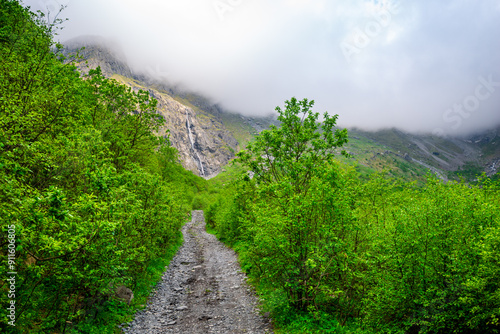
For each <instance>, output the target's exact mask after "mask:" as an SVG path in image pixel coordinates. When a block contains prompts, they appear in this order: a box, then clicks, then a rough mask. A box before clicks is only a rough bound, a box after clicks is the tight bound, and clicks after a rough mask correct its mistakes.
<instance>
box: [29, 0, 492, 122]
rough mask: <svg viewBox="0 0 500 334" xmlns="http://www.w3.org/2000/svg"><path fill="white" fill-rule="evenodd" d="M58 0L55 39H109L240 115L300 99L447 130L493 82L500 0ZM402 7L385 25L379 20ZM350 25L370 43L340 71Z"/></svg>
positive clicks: (484, 110)
mask: <svg viewBox="0 0 500 334" xmlns="http://www.w3.org/2000/svg"><path fill="white" fill-rule="evenodd" d="M42 1H45V0H42ZM47 1H48V2H51V3H52V1H55V0H47ZM63 1H69V2H68V9H67V10H66V11H65V13H64V14H65V16H67V17H68V18H69V19H70V21H69V22H68V23H66V29H65V30H63V32H62V35H61V38H71V37H75V36H78V35H102V36H104V37H107V38H112V39H114V40H116V41H117V42H119V43H121V44H122V45H123V48H124V51H125V53H126V54H127V56H128V58H129V60H130V61H131V63H132V64H133V65H134V66H135V67H136V68H142V69H146V68H149V69H151V68H160V69H162V71H163V69H164V72H165V73H168V74H169V76H171V77H170V79H171V80H174V81H182V82H184V83H185V84H186V85H187V86H188V87H192V88H193V89H195V90H198V91H201V92H204V93H205V94H207V95H209V96H210V97H212V98H213V99H214V100H215V101H219V102H221V103H222V104H223V105H224V106H226V107H227V108H230V109H232V110H234V111H238V112H243V113H247V114H252V113H253V114H258V113H260V114H261V113H265V112H270V111H272V110H274V107H275V106H276V105H277V104H282V103H283V101H284V100H285V99H288V98H290V97H291V96H296V97H297V98H302V97H308V98H310V99H315V100H316V102H317V104H316V105H317V106H318V111H320V112H323V111H324V110H328V111H329V112H331V113H339V114H340V119H339V120H340V122H343V123H344V124H346V125H357V126H365V127H372V128H373V127H384V126H396V127H401V128H404V129H407V130H426V131H432V130H433V129H434V128H435V127H442V128H445V129H447V127H448V126H449V124H447V123H446V122H445V121H444V120H443V114H444V113H445V111H446V109H447V108H449V106H452V105H453V104H454V103H456V101H462V100H463V99H464V97H466V96H467V94H470V91H471V90H472V91H473V90H474V88H475V85H476V84H477V77H478V76H481V75H482V76H488V75H493V76H494V77H495V78H498V80H500V45H499V43H498V38H497V32H498V31H500V12H499V11H498V9H499V5H498V1H497V0H483V1H481V2H480V3H478V2H477V1H474V0H453V1H452V0H445V1H440V2H407V1H399V2H397V1H395V0H394V1H391V0H351V1H347V0H345V1H341V0H336V1H327V0H315V1H313V0H278V1H264V0H252V1H250V0H238V1H237V0H190V1H180V0H179V1H174V0H163V1H159V0H141V1H138V0H106V1H103V0H63ZM38 2H39V0H32V1H25V3H26V4H32V5H33V6H34V7H36V6H38V5H39V4H38ZM398 3H399V6H398V9H399V11H397V13H396V12H395V11H394V10H393V13H391V16H390V19H388V21H380V17H379V19H377V15H376V14H377V13H380V10H383V9H387V8H394V7H396V4H398ZM221 4H222V7H216V6H215V5H221ZM221 8H222V9H223V10H222V11H221ZM385 19H386V20H387V17H386V18H385ZM377 23H378V24H379V25H380V27H377V25H376V24H377ZM356 29H359V30H360V31H361V32H364V33H365V34H366V33H367V32H368V34H369V36H368V37H369V39H368V40H365V41H364V42H366V43H364V44H366V45H364V44H363V43H361V44H363V47H358V48H357V50H356V51H357V53H354V54H353V57H352V61H351V63H348V62H347V61H346V58H345V55H344V54H343V52H342V49H341V48H340V45H341V43H342V42H343V41H344V40H346V39H347V40H349V37H350V36H351V35H352V33H353V31H356ZM366 29H368V30H366ZM370 29H371V30H370ZM351 42H352V41H351ZM358 42H359V40H358ZM358 44H359V43H358ZM361 44H360V45H361ZM360 45H358V46H360ZM499 108H500V89H499V90H498V92H496V93H495V94H492V96H491V97H490V98H489V100H488V101H485V102H484V103H482V104H481V107H480V109H479V110H478V111H477V112H475V113H474V115H471V117H469V118H468V119H467V120H466V122H464V124H463V125H462V126H461V128H460V129H459V131H468V130H474V129H477V128H480V127H485V126H491V125H493V124H496V123H499V122H500V112H498V111H499Z"/></svg>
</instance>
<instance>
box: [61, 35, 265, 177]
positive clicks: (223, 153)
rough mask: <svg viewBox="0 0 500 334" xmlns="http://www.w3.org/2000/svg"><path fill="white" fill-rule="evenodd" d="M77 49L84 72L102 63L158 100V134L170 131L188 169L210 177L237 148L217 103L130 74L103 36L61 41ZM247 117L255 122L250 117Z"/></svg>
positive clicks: (67, 49)
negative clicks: (160, 126) (162, 124)
mask: <svg viewBox="0 0 500 334" xmlns="http://www.w3.org/2000/svg"><path fill="white" fill-rule="evenodd" d="M82 47H84V49H82ZM76 52H78V54H79V56H80V57H81V60H79V61H78V62H77V64H78V67H79V69H80V71H81V72H83V73H87V72H88V71H89V69H91V68H96V67H97V66H100V67H101V70H102V72H103V74H104V75H105V76H106V77H109V78H113V79H115V80H117V81H119V82H121V83H123V84H125V85H127V86H130V87H131V88H132V89H133V90H135V91H138V90H140V89H142V90H146V91H149V94H150V95H151V96H152V97H154V98H155V99H157V100H158V107H157V112H158V113H159V114H161V115H162V116H163V118H164V119H165V121H166V124H165V127H164V128H163V129H161V130H160V133H159V134H160V135H162V136H167V133H168V135H169V137H170V142H171V143H172V145H173V146H174V147H175V148H176V149H177V150H178V151H179V156H180V160H181V163H182V164H183V166H184V167H185V168H186V169H189V170H191V171H193V172H194V173H195V174H198V175H200V176H202V177H205V178H210V177H213V176H215V175H217V173H219V172H220V170H221V168H222V166H224V165H226V164H227V163H228V161H229V160H231V159H232V158H234V156H235V153H236V152H237V151H238V150H239V149H240V143H239V142H238V140H236V138H235V135H234V134H233V133H232V132H231V131H229V130H228V129H227V128H226V126H225V124H224V120H223V119H224V115H225V112H224V111H223V110H222V109H221V108H220V107H219V106H217V105H213V104H212V103H210V102H209V101H208V100H207V99H205V98H203V97H201V96H198V95H196V94H192V93H189V94H188V93H183V92H181V91H179V90H178V89H177V88H175V87H168V86H167V85H166V84H163V83H159V82H155V81H154V80H153V79H151V78H148V77H146V76H144V75H141V74H136V73H133V71H132V70H131V69H130V68H129V66H128V65H127V61H126V58H125V56H124V55H123V53H122V52H120V51H119V49H118V48H113V47H110V46H109V42H108V41H106V40H103V39H100V38H95V37H91V38H88V37H87V38H79V39H76V40H71V41H69V42H67V43H66V44H65V50H64V53H65V54H66V55H71V54H75V53H76ZM251 120H252V122H254V123H255V121H253V120H254V119H253V118H252V119H251ZM257 122H258V123H260V124H262V122H266V121H265V120H263V121H257Z"/></svg>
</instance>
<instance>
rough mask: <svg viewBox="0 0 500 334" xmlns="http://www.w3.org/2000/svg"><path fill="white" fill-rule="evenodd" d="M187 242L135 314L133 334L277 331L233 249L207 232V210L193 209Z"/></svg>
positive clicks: (185, 231) (127, 330) (186, 227)
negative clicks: (263, 312)
mask: <svg viewBox="0 0 500 334" xmlns="http://www.w3.org/2000/svg"><path fill="white" fill-rule="evenodd" d="M182 233H183V235H184V244H183V245H182V247H181V248H180V249H179V251H178V253H177V254H176V255H175V257H174V258H173V259H172V261H171V262H170V266H169V267H168V269H167V271H166V272H165V273H164V275H163V278H162V281H161V282H160V283H159V284H158V285H157V287H156V289H155V290H154V291H153V295H152V297H151V298H150V300H149V302H148V306H147V307H146V309H144V310H142V311H139V312H138V313H137V314H136V317H135V320H134V321H132V322H131V323H130V324H129V325H130V326H129V327H128V328H124V329H123V332H124V333H128V334H146V333H148V334H149V333H151V334H152V333H155V334H156V333H182V334H187V333H193V334H194V333H204V334H205V333H272V330H271V324H270V323H269V320H268V319H265V318H263V317H262V316H260V315H259V313H258V312H257V299H256V297H255V295H254V294H253V293H252V291H251V289H250V288H249V287H248V286H247V284H246V276H245V275H244V274H243V273H242V272H241V269H240V266H239V264H238V262H237V257H236V254H235V253H234V251H232V250H231V249H229V248H227V247H225V246H224V245H223V244H222V243H221V242H219V241H218V240H217V238H216V237H215V236H213V235H211V234H208V233H206V232H205V219H204V217H203V211H193V213H192V220H191V222H189V223H186V225H184V227H183V229H182Z"/></svg>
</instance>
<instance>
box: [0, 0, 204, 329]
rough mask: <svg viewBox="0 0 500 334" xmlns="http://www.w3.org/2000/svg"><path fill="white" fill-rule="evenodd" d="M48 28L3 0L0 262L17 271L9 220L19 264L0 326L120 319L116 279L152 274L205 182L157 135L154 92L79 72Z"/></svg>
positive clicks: (142, 279) (139, 285) (135, 285)
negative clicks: (10, 309)
mask: <svg viewBox="0 0 500 334" xmlns="http://www.w3.org/2000/svg"><path fill="white" fill-rule="evenodd" d="M53 30H54V26H53V25H47V24H46V23H45V22H42V21H41V18H39V17H37V16H36V15H35V14H33V13H31V12H29V10H28V9H25V8H23V7H22V6H21V5H20V4H19V3H18V2H17V1H6V0H2V1H0V215H1V217H2V225H1V226H2V234H1V236H0V244H1V246H2V247H1V250H0V256H1V257H2V261H1V262H0V272H2V275H3V273H6V272H7V271H10V270H8V267H7V262H6V261H4V259H7V244H8V240H7V226H15V231H16V239H15V244H16V259H15V265H16V271H17V272H18V275H17V280H16V294H15V295H16V296H15V301H16V321H15V323H16V327H15V328H14V327H12V326H8V325H7V321H9V319H8V318H7V310H6V307H3V306H2V309H1V311H0V332H2V333H9V332H20V333H38V332H43V333H46V332H51V333H57V332H70V331H71V330H76V329H79V331H80V332H91V331H92V328H96V326H97V327H98V326H104V325H108V328H113V327H114V326H115V325H114V324H113V323H109V322H110V319H109V317H108V315H109V313H110V311H113V310H114V311H117V312H125V311H124V307H125V305H124V304H123V302H119V301H117V300H116V299H115V298H114V292H115V290H116V288H117V287H118V286H120V285H125V286H127V287H129V288H131V289H132V290H134V292H136V293H137V292H140V290H142V289H144V285H145V284H146V285H147V284H150V283H148V282H149V281H148V280H149V279H151V277H152V276H151V275H152V271H154V268H155V267H157V266H158V263H164V261H163V262H162V260H161V259H162V258H164V257H165V255H166V253H168V254H170V255H171V253H172V249H173V248H174V247H176V246H178V244H179V239H180V232H179V231H180V226H181V224H182V223H183V222H184V221H186V220H187V217H186V213H187V212H188V211H189V209H190V205H191V201H192V199H193V196H194V194H195V193H196V192H198V190H200V189H203V188H205V187H206V185H205V181H204V180H202V179H201V178H199V177H196V176H194V175H193V174H192V173H190V172H186V171H185V170H184V169H183V168H182V167H181V166H180V164H179V163H178V159H177V154H176V150H175V149H174V148H172V147H171V146H170V144H169V141H168V138H159V137H157V136H155V135H154V132H155V131H156V130H158V128H159V126H161V125H162V124H163V118H162V117H160V116H159V115H158V114H157V113H156V111H155V106H156V100H154V99H151V98H150V97H149V94H148V93H147V92H143V91H139V92H134V91H131V89H129V88H126V87H125V86H122V85H119V84H118V83H117V82H116V81H113V80H108V79H106V78H104V77H103V75H102V74H101V72H100V70H99V69H97V70H93V71H90V73H89V74H88V75H87V76H86V77H85V78H81V77H80V73H79V72H78V71H77V69H76V67H75V66H74V65H72V63H71V61H70V59H64V58H63V57H62V56H61V54H60V52H59V51H60V48H61V46H60V45H55V44H54V43H53V40H52V34H53ZM1 284H2V285H1V289H0V290H1V291H2V293H1V294H0V301H1V304H2V305H7V304H6V303H8V301H9V299H8V297H7V295H8V294H7V291H8V286H7V282H6V281H5V280H2V283H1ZM111 313H112V312H111ZM116 321H118V320H116ZM109 325H110V326H109ZM110 330H111V331H112V329H110ZM105 331H106V330H105V329H103V327H102V328H101V329H99V330H96V332H100V333H101V332H105Z"/></svg>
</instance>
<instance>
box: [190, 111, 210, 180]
mask: <svg viewBox="0 0 500 334" xmlns="http://www.w3.org/2000/svg"><path fill="white" fill-rule="evenodd" d="M186 126H187V129H188V138H189V142H190V143H191V148H192V149H193V152H194V154H195V156H196V158H197V159H198V168H199V169H200V171H201V176H205V169H204V168H203V163H202V162H201V158H200V155H199V154H198V152H197V151H196V150H195V149H194V141H193V134H192V133H191V124H190V123H189V114H188V111H187V109H186Z"/></svg>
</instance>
